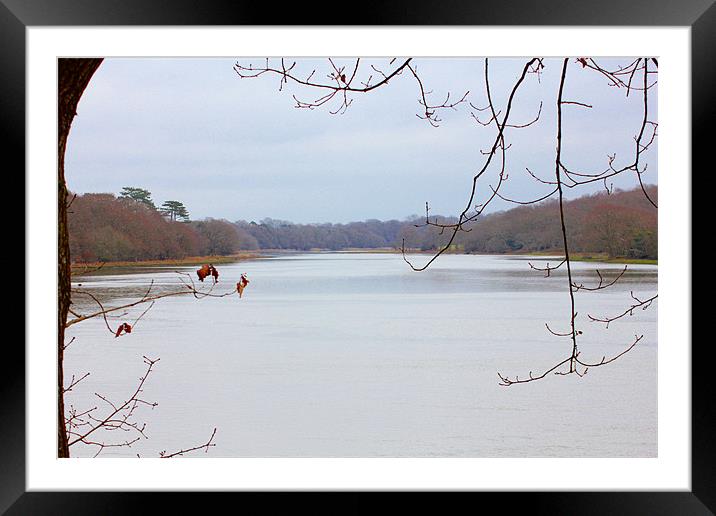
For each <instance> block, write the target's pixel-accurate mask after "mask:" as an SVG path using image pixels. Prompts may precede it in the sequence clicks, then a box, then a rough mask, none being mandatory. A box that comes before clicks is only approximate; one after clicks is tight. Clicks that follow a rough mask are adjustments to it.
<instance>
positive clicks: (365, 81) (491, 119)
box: [234, 57, 659, 386]
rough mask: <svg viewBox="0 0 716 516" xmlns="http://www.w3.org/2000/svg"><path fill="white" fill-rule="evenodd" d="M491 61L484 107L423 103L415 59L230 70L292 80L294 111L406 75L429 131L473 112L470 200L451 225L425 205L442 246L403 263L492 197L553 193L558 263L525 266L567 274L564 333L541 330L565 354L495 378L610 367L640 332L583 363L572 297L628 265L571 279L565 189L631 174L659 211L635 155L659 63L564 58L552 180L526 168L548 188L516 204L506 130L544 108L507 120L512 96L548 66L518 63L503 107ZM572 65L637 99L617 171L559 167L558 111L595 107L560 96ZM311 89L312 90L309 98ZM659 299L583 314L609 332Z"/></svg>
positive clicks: (275, 63)
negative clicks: (630, 137)
mask: <svg viewBox="0 0 716 516" xmlns="http://www.w3.org/2000/svg"><path fill="white" fill-rule="evenodd" d="M489 62H490V60H489V59H485V60H484V88H485V98H486V105H483V106H482V107H481V106H479V105H477V104H474V103H473V102H472V101H471V100H470V92H469V91H467V92H465V93H464V94H462V95H459V96H457V97H452V98H453V99H455V100H451V94H450V93H449V92H448V93H446V94H445V95H444V96H443V97H440V98H441V99H443V98H444V100H442V101H438V102H432V101H430V100H429V98H430V96H431V94H432V92H431V91H429V90H427V89H426V87H425V80H424V79H423V78H422V77H421V76H420V74H419V73H418V69H417V65H416V61H415V59H413V58H402V59H399V58H392V59H390V60H389V61H388V65H387V66H386V67H378V66H376V65H374V64H371V65H366V63H365V60H364V59H361V58H356V59H354V60H352V64H350V65H343V66H339V65H337V64H336V60H334V59H331V58H329V59H328V63H327V65H326V69H327V70H328V72H327V73H325V74H323V75H321V74H320V73H317V71H316V70H315V69H314V70H312V71H310V73H304V74H301V73H299V71H298V66H297V63H296V61H291V62H287V60H286V59H284V58H281V59H274V60H271V59H268V58H267V59H266V60H265V61H264V62H263V63H262V64H261V65H258V66H257V65H254V64H251V63H248V64H242V63H240V62H237V63H236V64H235V66H234V70H235V72H236V73H237V74H238V76H239V77H241V78H242V79H245V78H257V77H261V76H274V77H276V78H278V79H279V91H282V90H283V88H284V86H285V85H287V84H288V83H293V84H295V85H297V87H300V88H304V89H305V91H306V92H307V93H306V95H307V96H308V97H307V98H299V97H298V96H297V94H293V98H294V100H295V103H296V104H295V106H296V107H297V108H301V109H316V108H319V107H322V106H327V107H328V109H329V110H330V112H331V113H333V114H340V113H344V112H345V111H346V110H347V109H348V108H349V106H351V104H352V102H353V99H354V98H355V97H356V96H357V95H360V94H365V93H368V92H370V91H373V90H375V89H377V88H381V87H386V86H387V85H388V84H389V83H391V82H393V81H396V80H399V79H401V77H402V76H405V75H407V76H408V77H409V79H410V80H412V81H414V83H415V86H416V92H417V97H418V104H419V106H420V108H419V112H418V113H416V116H417V117H418V118H420V119H423V120H426V121H427V122H428V123H429V124H430V125H431V126H433V127H438V126H439V125H440V122H441V119H440V118H439V113H440V112H441V111H442V110H446V109H453V110H454V109H457V108H458V106H461V105H468V106H469V107H470V108H471V111H470V116H471V117H472V118H473V119H474V120H475V121H476V122H477V123H478V124H479V125H480V126H483V127H487V128H490V127H492V128H493V130H494V138H493V139H492V144H491V146H490V147H489V148H488V149H483V150H481V154H482V157H483V159H482V162H481V163H480V164H479V165H478V167H477V172H476V173H474V174H473V175H472V180H471V182H470V186H469V188H468V191H469V195H468V196H467V201H466V203H465V206H464V208H463V209H462V211H461V212H460V214H459V215H458V217H457V220H455V221H454V222H445V221H441V220H440V219H439V218H438V217H434V218H431V215H430V205H429V203H427V202H426V204H425V220H424V222H423V223H422V224H417V225H416V227H421V226H433V227H436V228H439V230H440V234H443V233H446V234H447V238H446V241H445V243H444V244H443V245H442V246H441V247H439V248H438V250H437V251H436V252H435V253H434V254H433V255H432V256H430V257H429V259H427V261H426V262H425V263H424V264H422V265H416V264H414V263H413V262H412V261H411V260H410V259H409V258H408V256H407V254H406V247H405V242H403V246H402V250H401V251H402V255H403V259H404V260H405V262H406V263H407V264H408V265H409V266H410V267H411V269H412V270H414V271H424V270H425V269H427V268H428V267H429V266H430V265H431V264H432V263H434V262H435V260H437V259H438V258H439V257H440V256H441V255H442V254H443V253H445V252H447V251H448V250H450V249H451V246H452V244H453V243H454V242H455V239H456V238H457V236H458V234H459V233H460V232H464V231H471V229H472V225H473V223H474V222H475V221H476V220H477V219H478V218H479V217H480V215H482V213H483V212H484V210H485V209H486V208H487V206H488V205H490V203H492V201H493V200H494V199H496V198H499V199H502V200H504V201H507V202H511V203H514V204H521V205H527V204H535V203H539V202H541V201H544V200H547V199H549V198H551V197H555V196H556V197H557V199H558V205H559V216H560V225H561V235H562V245H563V253H564V258H563V259H562V260H561V261H560V262H559V263H558V264H557V265H555V266H552V267H550V266H549V264H547V266H546V267H537V266H535V265H533V264H531V263H530V264H529V266H530V267H531V268H532V269H534V270H537V271H541V272H544V273H545V276H550V275H551V273H552V272H553V271H555V270H557V269H563V270H565V269H566V272H567V274H566V285H565V292H566V293H567V294H568V296H569V301H570V305H569V306H570V309H569V314H568V320H569V329H568V330H567V331H564V332H556V331H553V330H552V329H551V328H550V327H549V326H548V325H545V326H546V327H547V330H548V331H549V332H550V333H551V334H552V335H555V336H557V337H560V338H568V339H569V340H570V346H569V353H568V354H567V356H566V357H565V358H564V359H562V360H561V361H558V362H557V363H556V364H555V365H554V366H553V367H551V368H548V369H547V370H545V371H543V372H540V373H539V374H533V373H532V372H531V371H530V372H529V374H528V375H527V377H523V378H520V377H519V376H515V377H512V378H511V377H508V376H504V375H502V374H500V373H498V377H499V380H500V384H501V385H505V386H507V385H514V384H519V383H527V382H532V381H535V380H539V379H542V378H545V377H546V376H547V375H549V374H550V373H554V374H557V375H569V374H576V375H578V376H583V375H584V374H585V373H586V372H587V370H588V369H589V368H591V367H598V366H602V365H605V364H608V363H611V362H613V361H614V360H616V359H617V358H619V357H621V356H623V355H624V354H626V353H627V352H629V351H630V350H632V349H633V348H634V347H635V346H636V345H637V344H638V343H639V342H640V341H641V340H642V338H643V335H641V336H640V335H636V336H635V338H634V341H633V342H631V343H630V344H629V345H627V346H626V347H625V348H624V349H623V351H621V352H620V353H618V354H616V355H614V356H613V357H611V358H607V357H606V356H605V357H602V359H601V360H600V361H598V362H594V363H592V362H589V361H587V360H584V359H582V358H581V355H580V350H579V347H578V340H579V339H578V338H579V336H580V335H582V334H583V330H581V329H580V327H581V326H580V325H581V321H582V319H578V311H577V308H576V299H575V293H576V292H578V291H585V292H594V291H599V290H603V289H606V288H608V287H610V286H612V285H614V284H616V283H617V281H618V280H619V279H620V278H621V277H622V276H623V275H624V273H625V272H626V268H625V269H624V270H623V271H622V272H621V273H619V274H618V275H617V276H616V277H614V278H611V279H609V280H605V278H604V277H603V276H602V273H601V272H599V271H597V275H598V280H599V282H598V284H597V285H596V286H593V287H588V286H585V285H583V284H577V283H575V281H574V278H573V274H572V257H571V256H570V249H569V243H568V232H567V224H566V221H565V213H564V191H565V189H573V188H577V187H579V186H582V185H587V184H591V183H598V182H600V183H602V184H603V185H604V187H605V189H606V190H607V192H611V188H612V187H611V186H610V184H609V181H611V180H612V179H613V178H614V177H616V176H619V175H622V174H634V175H635V176H636V178H637V180H638V182H639V185H640V187H641V189H642V192H643V194H644V196H645V197H646V199H647V200H648V201H649V203H650V204H651V206H652V207H653V208H654V209H657V203H656V201H655V199H653V198H652V197H651V196H650V195H649V193H648V191H647V189H646V188H645V187H644V183H643V181H642V174H643V173H644V172H645V171H646V165H645V164H643V162H642V159H641V158H642V155H643V154H644V152H646V151H647V150H648V149H649V148H650V147H651V146H652V144H653V143H654V142H655V141H656V138H657V129H658V124H657V122H656V121H654V120H651V119H650V114H649V102H648V101H649V92H650V91H651V90H652V89H653V88H655V87H656V85H657V76H658V66H659V63H658V60H657V59H656V58H653V57H639V58H635V59H633V60H631V61H629V62H628V63H625V64H624V65H618V66H616V67H607V66H603V65H602V64H600V62H598V61H597V60H596V59H593V58H587V57H578V58H564V59H562V61H561V73H560V79H559V82H558V83H557V85H556V88H557V92H558V93H557V100H556V118H557V120H556V126H557V131H556V135H555V142H556V153H555V160H554V176H553V178H551V179H544V178H541V177H539V176H538V175H537V174H535V173H534V172H532V170H530V168H527V169H526V173H527V174H528V175H529V176H530V177H531V178H532V179H534V180H535V181H537V182H538V183H539V184H540V185H545V186H547V187H548V189H549V190H548V192H547V193H545V194H543V195H540V196H538V197H537V198H535V199H529V200H516V199H512V198H510V197H508V196H507V195H506V194H504V193H502V192H501V190H502V189H503V186H504V184H505V182H506V181H507V179H508V173H507V166H506V161H507V151H508V149H510V147H511V144H510V143H507V137H508V133H509V132H510V131H513V130H523V129H525V128H528V127H530V126H532V125H533V124H534V123H536V122H537V121H538V120H539V119H540V117H541V116H542V107H543V103H542V102H540V103H539V105H538V106H535V110H536V115H535V117H534V118H533V119H532V120H527V121H514V120H512V118H511V116H512V114H513V111H514V110H513V108H514V105H515V102H516V93H517V92H518V90H519V89H520V88H521V87H522V86H523V85H524V83H525V81H526V80H527V79H528V76H530V75H533V76H534V77H536V79H537V80H538V81H541V76H542V74H543V72H544V70H545V67H546V66H547V63H546V60H545V59H543V58H540V57H534V58H531V59H528V60H526V61H525V62H524V65H523V66H522V71H521V74H520V75H519V77H518V78H517V80H516V81H515V82H514V84H513V86H512V87H511V89H510V90H509V95H508V98H507V102H506V104H505V106H504V107H503V108H502V109H498V107H497V106H496V105H495V103H494V102H493V95H492V91H491V87H490V76H489ZM570 67H571V68H576V69H577V71H578V73H590V74H593V75H594V77H595V79H596V78H600V79H602V78H605V79H606V80H607V81H608V84H609V85H610V86H611V87H613V88H614V89H615V90H618V91H620V92H623V93H624V94H625V95H626V96H629V95H630V94H638V95H641V97H642V106H643V108H642V116H641V119H640V123H639V130H638V133H637V134H636V135H635V136H634V147H633V149H634V150H633V157H632V158H631V159H630V160H629V162H628V163H626V164H624V165H622V166H617V165H616V154H612V155H609V156H608V157H607V162H606V163H605V166H604V168H603V169H602V170H597V171H581V170H575V169H574V168H572V167H571V166H569V165H568V164H566V163H565V159H564V157H563V118H564V113H563V109H566V108H573V109H590V110H591V109H594V106H593V105H591V104H589V103H587V102H583V101H581V100H580V99H574V98H565V97H564V87H565V83H566V81H567V71H568V69H570ZM317 77H320V78H317ZM316 92H318V93H317V94H315V93H316ZM310 95H313V96H310ZM495 167H497V179H496V183H495V184H494V185H493V184H485V178H486V177H487V172H488V170H491V169H494V168H495ZM478 193H481V194H484V195H485V196H486V198H485V200H483V201H482V202H479V203H477V202H476V199H477V198H478ZM657 297H658V295H656V294H655V295H653V296H652V297H649V298H647V299H645V300H641V299H639V298H637V297H636V296H634V294H633V293H632V298H633V300H634V301H635V303H633V304H632V305H631V306H630V307H629V308H627V309H626V311H625V312H624V313H622V314H620V315H616V316H611V317H610V316H603V317H594V316H591V315H588V320H589V321H591V322H601V323H605V325H606V326H607V327H608V325H609V323H610V322H612V321H615V320H617V319H620V318H622V317H624V316H626V315H631V314H633V313H634V311H635V310H636V309H637V308H641V309H646V308H649V307H650V306H651V305H652V303H653V302H654V301H655V300H656V299H657ZM580 368H581V370H580Z"/></svg>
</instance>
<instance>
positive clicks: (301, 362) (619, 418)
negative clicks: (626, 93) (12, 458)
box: [65, 253, 657, 457]
mask: <svg viewBox="0 0 716 516" xmlns="http://www.w3.org/2000/svg"><path fill="white" fill-rule="evenodd" d="M424 259H425V257H420V256H418V257H415V260H416V261H417V262H418V263H422V260H424ZM530 260H531V261H532V262H533V263H535V264H539V265H542V266H544V264H545V258H544V257H540V258H534V257H533V258H530ZM549 261H550V263H551V264H552V265H555V264H556V263H558V261H559V260H555V259H554V258H553V259H551V260H549ZM573 267H574V269H576V271H575V273H576V281H577V282H584V283H585V284H589V285H592V284H594V282H595V279H596V275H595V273H594V270H595V269H596V268H599V269H600V270H601V271H604V270H607V271H611V274H614V273H615V271H618V270H619V269H621V268H623V266H619V265H613V264H594V263H575V264H573ZM195 268H196V267H186V268H181V269H178V270H180V271H183V272H189V273H191V274H194V272H193V271H194V269H195ZM219 270H220V273H221V276H220V278H219V283H218V284H217V286H216V288H215V292H217V293H221V292H225V291H226V290H230V289H231V287H232V286H233V285H235V284H236V281H238V278H239V275H240V274H241V273H242V272H247V273H248V275H249V278H250V280H251V284H250V285H249V286H248V288H247V289H246V291H245V293H244V297H243V298H242V299H239V298H238V296H230V297H225V298H220V299H216V298H205V299H201V300H197V299H194V298H193V297H191V296H180V297H173V298H165V299H162V300H160V301H158V302H157V303H156V304H155V305H154V306H153V308H152V309H151V310H150V311H149V312H148V313H147V314H146V315H145V316H144V317H143V318H142V319H141V320H140V321H139V323H138V324H137V326H136V328H135V331H134V332H133V333H131V334H130V335H126V336H123V337H120V338H114V336H113V335H111V334H110V333H109V332H108V331H107V328H106V326H105V324H104V322H103V321H102V319H101V318H97V319H92V320H88V321H84V322H82V323H80V324H77V325H75V326H73V327H71V328H70V332H69V334H70V337H75V338H76V339H75V341H73V343H72V344H71V345H70V347H69V348H68V349H67V351H66V365H65V375H66V377H68V378H69V377H70V376H71V375H73V374H74V375H76V376H81V375H83V374H84V373H85V372H88V371H89V372H91V375H90V376H89V377H88V378H87V379H85V380H84V381H82V382H81V383H80V384H79V385H78V386H77V387H76V388H75V389H73V391H72V392H69V393H68V394H67V403H69V404H72V405H74V406H75V407H76V408H77V409H79V410H82V409H86V408H91V407H93V406H97V407H99V409H98V411H105V409H106V407H107V405H106V404H103V403H102V402H101V400H99V399H98V398H97V397H96V396H95V394H94V393H95V392H98V393H100V394H103V395H106V396H107V397H109V398H110V399H114V400H117V401H120V402H121V401H123V400H124V399H126V398H127V397H128V396H129V395H131V393H132V392H133V391H134V388H135V387H136V385H137V381H138V378H139V377H140V376H141V375H142V374H143V372H144V370H145V367H146V366H145V365H144V364H143V363H142V356H143V355H146V356H148V357H150V358H157V357H159V358H161V360H160V361H159V362H158V363H157V364H156V366H155V370H154V371H153V372H152V374H151V375H150V377H149V378H148V380H147V383H146V385H145V390H144V399H146V400H148V401H156V402H158V406H157V407H155V408H153V409H151V408H149V407H141V408H140V409H138V411H137V420H139V421H142V422H146V423H147V427H146V434H147V436H148V437H149V439H142V440H140V441H139V442H137V443H135V444H134V445H133V446H132V447H131V448H126V447H125V448H109V449H105V450H104V451H103V452H102V455H101V456H106V457H121V456H127V457H135V456H136V454H140V455H141V456H150V457H153V456H157V455H158V454H159V452H161V451H162V450H167V451H168V452H173V451H177V450H179V449H182V448H186V447H189V446H194V445H198V444H201V443H202V442H205V441H206V440H207V439H208V437H209V435H210V434H211V432H212V430H213V428H214V427H216V428H217V434H216V443H217V446H216V447H215V448H212V449H211V451H210V452H209V455H208V456H212V457H406V456H410V457H622V456H624V457H653V456H656V454H657V431H656V430H657V325H656V321H657V306H656V303H654V304H653V305H652V307H651V308H650V309H649V310H646V311H642V310H637V311H636V312H635V314H634V316H633V317H626V318H624V319H621V320H619V321H616V322H614V323H612V324H611V325H610V327H609V329H605V328H604V326H603V325H600V324H598V323H594V322H590V321H589V320H588V318H587V314H592V315H595V316H604V315H616V314H618V313H621V312H623V311H624V310H625V309H626V308H627V307H628V306H629V304H630V302H631V297H630V291H633V292H634V294H635V295H637V296H640V297H641V296H643V297H650V296H651V295H653V294H654V293H656V290H657V267H656V266H640V265H630V266H629V270H628V272H627V273H626V274H625V275H624V277H623V278H622V280H621V281H620V282H619V283H617V285H615V286H614V287H611V288H610V289H609V290H606V291H601V292H579V293H577V294H576V302H577V310H578V311H579V315H578V319H577V323H578V329H580V330H582V331H583V332H584V333H583V335H582V336H581V339H580V350H581V351H582V355H581V357H582V358H583V359H584V360H585V361H589V362H597V361H599V360H601V358H602V356H604V355H607V356H610V355H614V354H616V353H619V352H620V351H621V350H623V349H624V348H625V347H626V346H628V345H629V344H630V343H631V342H632V341H633V340H634V336H635V334H638V335H641V334H643V335H644V339H643V340H642V341H641V342H640V343H639V344H638V345H637V347H636V348H634V349H633V350H632V351H631V352H630V353H628V354H627V355H625V356H623V357H622V358H620V359H619V360H618V361H616V362H614V363H612V364H609V365H607V366H604V367H598V368H593V369H591V370H590V371H589V373H588V374H587V375H586V376H585V377H583V378H579V377H577V376H576V375H570V376H554V375H550V376H548V377H547V378H545V379H544V380H541V381H538V382H532V383H529V384H525V385H513V386H511V387H503V386H500V385H499V382H498V380H499V379H498V377H497V372H498V371H499V372H501V373H502V374H505V375H509V376H511V377H514V375H516V374H517V375H520V377H525V376H527V375H528V373H529V371H533V372H534V373H535V374H538V373H541V372H542V371H544V370H545V369H549V368H550V367H552V366H553V365H555V364H556V363H558V362H560V361H561V360H563V359H565V358H567V357H568V356H569V352H570V349H571V343H570V341H569V338H560V337H555V336H553V335H551V334H550V333H549V332H548V331H547V330H546V328H545V322H547V323H549V325H550V327H551V328H553V329H554V330H555V331H564V332H566V331H568V328H569V295H568V292H567V291H566V290H565V287H566V277H565V276H564V275H563V274H557V273H553V275H552V277H549V278H545V277H543V275H542V273H539V272H535V271H533V270H531V269H530V268H529V266H528V263H527V260H526V259H524V258H516V257H504V256H463V255H449V256H444V257H441V258H440V259H438V261H437V262H436V263H435V264H433V266H431V268H429V269H428V270H426V271H424V272H420V273H418V272H413V271H411V270H410V269H409V268H408V266H407V265H406V264H405V263H404V262H403V261H402V258H401V257H400V256H399V255H393V254H339V253H333V254H307V255H289V256H280V257H275V258H269V259H262V260H257V261H252V262H243V263H238V264H233V265H221V266H219ZM106 272H107V271H105V274H103V275H95V276H87V277H84V278H75V281H76V282H77V283H81V284H82V288H84V289H88V290H91V291H92V292H93V293H95V294H96V295H98V296H100V298H101V299H104V300H106V301H107V304H108V305H110V306H111V305H118V304H121V303H123V302H128V301H129V300H133V299H136V297H137V296H141V294H142V293H143V292H145V291H146V288H147V286H148V285H149V282H150V281H151V280H152V279H153V280H154V281H155V285H156V287H155V289H157V290H158V291H160V290H162V289H174V288H176V285H178V279H177V277H178V276H177V274H176V272H173V271H171V270H168V269H163V268H143V269H141V270H138V271H137V272H135V271H131V273H126V272H123V273H121V274H116V275H113V274H107V273H106ZM607 274H609V273H607ZM75 285H76V284H75ZM74 301H75V302H76V303H77V306H76V308H78V309H80V310H81V311H90V310H91V308H92V307H91V305H89V304H88V302H87V300H86V299H81V298H80V297H79V296H76V299H75V300H74ZM145 308H146V305H145V306H142V307H137V308H133V309H130V310H129V311H128V313H127V314H126V315H124V316H122V317H117V318H111V319H110V320H109V324H110V325H111V326H113V327H114V328H116V327H117V326H118V325H119V324H120V323H121V322H124V321H129V322H132V321H134V320H135V319H136V318H137V317H138V316H139V314H140V313H141V312H142V311H143V310H144V309H145ZM98 413H99V414H101V413H103V412H98ZM118 433H119V432H112V433H110V434H109V435H106V436H102V437H103V438H105V440H106V441H108V442H110V441H111V442H116V441H118V440H122V439H126V438H127V437H129V435H116V434H118ZM99 437H100V436H98V438H99ZM80 446H81V445H75V446H73V447H72V449H71V451H72V453H73V455H74V456H92V455H93V454H94V452H95V451H96V449H94V448H90V447H85V448H84V449H83V448H80ZM200 456H206V455H203V452H202V454H201V455H200Z"/></svg>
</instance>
